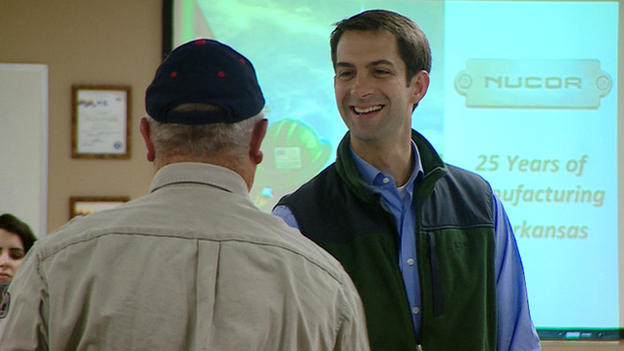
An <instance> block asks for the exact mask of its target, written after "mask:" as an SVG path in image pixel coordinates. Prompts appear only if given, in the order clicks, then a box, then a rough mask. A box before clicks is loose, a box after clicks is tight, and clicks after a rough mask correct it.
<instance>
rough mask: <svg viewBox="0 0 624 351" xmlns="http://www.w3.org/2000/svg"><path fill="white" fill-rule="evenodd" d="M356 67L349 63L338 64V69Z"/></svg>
mask: <svg viewBox="0 0 624 351" xmlns="http://www.w3.org/2000/svg"><path fill="white" fill-rule="evenodd" d="M354 66H355V65H354V64H352V63H348V62H336V67H343V68H344V67H354Z"/></svg>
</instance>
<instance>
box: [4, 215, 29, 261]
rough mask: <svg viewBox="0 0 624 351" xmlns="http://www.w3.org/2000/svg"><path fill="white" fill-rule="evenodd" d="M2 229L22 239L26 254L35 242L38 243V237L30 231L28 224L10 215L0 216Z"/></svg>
mask: <svg viewBox="0 0 624 351" xmlns="http://www.w3.org/2000/svg"><path fill="white" fill-rule="evenodd" d="M0 229H4V230H6V231H7V232H11V233H14V234H17V235H19V237H20V239H22V244H24V253H26V252H28V250H30V248H31V247H32V246H33V244H34V243H35V241H37V237H36V236H35V234H33V232H32V230H30V227H29V226H28V224H26V223H24V222H22V221H20V220H19V219H18V218H17V217H15V216H14V215H12V214H9V213H5V214H3V215H1V216H0Z"/></svg>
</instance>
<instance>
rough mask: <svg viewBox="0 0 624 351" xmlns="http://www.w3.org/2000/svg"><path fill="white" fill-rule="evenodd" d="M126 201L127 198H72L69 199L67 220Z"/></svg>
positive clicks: (128, 198)
mask: <svg viewBox="0 0 624 351" xmlns="http://www.w3.org/2000/svg"><path fill="white" fill-rule="evenodd" d="M128 201H130V197H128V196H72V197H70V198H69V219H72V218H74V217H76V216H86V215H88V214H89V213H93V212H97V211H101V210H106V209H109V208H113V207H115V206H119V205H121V204H123V203H124V202H128Z"/></svg>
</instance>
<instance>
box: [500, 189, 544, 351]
mask: <svg viewBox="0 0 624 351" xmlns="http://www.w3.org/2000/svg"><path fill="white" fill-rule="evenodd" d="M494 216H495V231H496V257H495V265H496V296H497V297H496V298H497V306H496V307H497V313H498V338H497V340H498V342H497V343H498V348H497V349H498V350H499V351H516V350H517V351H519V350H530V351H537V350H541V346H540V341H539V337H538V335H537V331H536V330H535V327H534V326H533V321H532V320H531V314H530V311H529V300H528V296H527V289H526V282H525V278H524V269H523V267H522V260H521V259H520V252H519V251H518V245H517V243H516V239H515V236H514V234H513V229H512V227H511V224H510V223H509V218H508V217H507V214H506V213H505V209H504V208H503V205H502V203H501V202H500V200H499V199H498V198H497V197H496V195H494Z"/></svg>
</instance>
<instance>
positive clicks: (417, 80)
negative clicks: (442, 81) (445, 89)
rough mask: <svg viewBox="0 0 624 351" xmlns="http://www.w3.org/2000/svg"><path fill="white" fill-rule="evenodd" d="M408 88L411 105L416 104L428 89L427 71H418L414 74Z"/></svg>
mask: <svg viewBox="0 0 624 351" xmlns="http://www.w3.org/2000/svg"><path fill="white" fill-rule="evenodd" d="M410 86H411V87H412V89H413V90H412V103H413V104H414V105H416V104H418V102H420V100H422V98H423V97H425V94H426V93H427V89H429V73H427V71H420V72H418V73H416V75H415V76H414V77H412V80H411V82H410Z"/></svg>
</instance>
